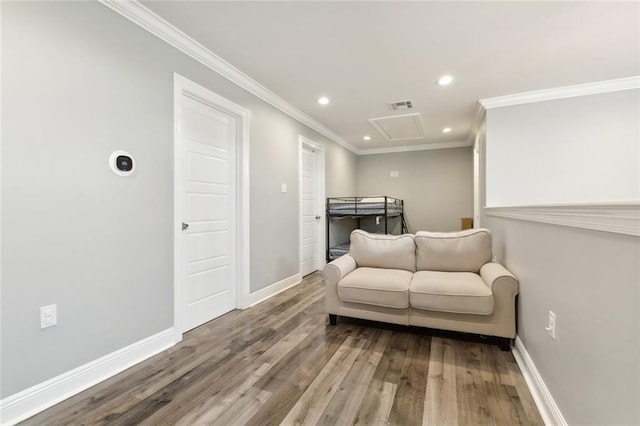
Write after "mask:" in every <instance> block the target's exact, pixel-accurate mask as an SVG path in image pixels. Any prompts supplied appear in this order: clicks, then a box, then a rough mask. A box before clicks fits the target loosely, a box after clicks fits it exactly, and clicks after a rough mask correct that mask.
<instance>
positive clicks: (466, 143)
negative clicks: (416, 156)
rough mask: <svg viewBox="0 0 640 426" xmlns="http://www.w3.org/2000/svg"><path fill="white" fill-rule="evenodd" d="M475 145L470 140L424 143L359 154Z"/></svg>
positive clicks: (360, 153)
mask: <svg viewBox="0 0 640 426" xmlns="http://www.w3.org/2000/svg"><path fill="white" fill-rule="evenodd" d="M471 145H473V143H472V142H470V141H458V142H439V143H425V144H422V145H408V146H398V147H393V148H370V149H361V150H360V151H359V152H358V155H372V154H391V153H394V152H410V151H427V150H430V149H447V148H463V147H466V146H471Z"/></svg>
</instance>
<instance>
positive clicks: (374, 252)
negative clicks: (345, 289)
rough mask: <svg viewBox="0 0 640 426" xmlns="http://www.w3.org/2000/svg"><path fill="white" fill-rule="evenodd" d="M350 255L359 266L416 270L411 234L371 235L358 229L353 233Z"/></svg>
mask: <svg viewBox="0 0 640 426" xmlns="http://www.w3.org/2000/svg"><path fill="white" fill-rule="evenodd" d="M349 253H350V254H351V257H353V259H354V260H355V261H356V264H357V265H358V266H365V267H369V268H386V269H404V270H405V271H410V272H415V270H416V246H415V243H414V242H413V235H410V234H404V235H384V234H370V233H368V232H365V231H362V230H360V229H356V230H355V231H353V232H352V233H351V248H350V249H349Z"/></svg>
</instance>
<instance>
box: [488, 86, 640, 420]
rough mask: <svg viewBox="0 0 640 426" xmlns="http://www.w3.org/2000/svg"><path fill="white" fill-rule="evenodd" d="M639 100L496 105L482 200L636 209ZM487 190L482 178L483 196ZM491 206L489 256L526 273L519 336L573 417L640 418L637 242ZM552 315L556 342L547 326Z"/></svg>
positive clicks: (630, 95) (612, 97)
mask: <svg viewBox="0 0 640 426" xmlns="http://www.w3.org/2000/svg"><path fill="white" fill-rule="evenodd" d="M637 96H638V91H637V90H629V91H625V92H619V93H609V94H603V95H592V96H581V97H576V98H572V99H564V100H556V101H547V102H540V103H537V104H528V105H521V106H514V107H504V108H500V109H496V110H489V111H488V112H487V121H486V141H485V142H486V143H485V145H486V155H487V161H486V164H485V163H484V152H483V153H482V155H481V173H480V176H481V179H482V177H483V176H484V167H485V166H486V176H487V181H486V198H487V200H488V201H487V204H490V203H491V202H492V203H493V205H512V204H521V205H535V204H539V203H557V202H576V203H580V202H593V203H607V202H611V201H614V202H615V201H621V200H627V201H634V202H635V203H638V204H640V197H639V196H638V194H637V192H635V191H637V188H638V186H637V184H638V170H639V165H640V162H639V161H638V160H639V159H638V130H637V129H638V127H639V125H640V114H639V108H638V101H637V99H638V98H637ZM533 127H535V129H533ZM607 128H608V129H609V133H608V134H605V133H606V132H605V130H604V129H607ZM527 131H532V132H533V133H535V137H534V138H532V137H530V136H528V135H527V136H523V133H527ZM592 135H599V136H598V137H592ZM480 136H481V138H482V135H480ZM516 148H518V149H516ZM499 160H500V161H499ZM504 162H509V163H510V164H509V166H508V167H503V164H500V163H504ZM587 166H589V167H590V168H589V169H587V168H586V167H587ZM494 168H497V171H496V170H495V169H494ZM519 170H522V172H521V173H520V172H518V171H519ZM524 176H529V178H530V179H533V180H534V181H533V182H527V181H525V182H523V181H522V178H523V177H524ZM490 177H492V178H493V181H491V180H490ZM552 178H553V179H552ZM603 182H604V183H605V184H603ZM484 187H485V182H484V181H482V180H481V199H482V198H483V196H484V189H485V188H484ZM489 200H491V201H489ZM613 207H614V208H615V203H614V204H613ZM582 208H583V209H584V208H585V207H582ZM498 210H499V209H498ZM491 211H492V210H491V209H489V210H485V211H484V215H483V218H482V225H483V226H486V227H488V228H490V229H491V230H492V231H493V235H494V254H495V255H496V256H497V257H498V259H499V260H500V261H501V262H503V263H504V264H505V265H506V266H507V268H509V269H510V270H511V271H512V272H513V273H514V274H515V275H516V276H517V277H518V278H519V280H520V295H519V299H518V300H519V304H518V330H517V332H518V335H519V336H520V338H521V339H522V341H523V343H524V346H525V347H526V350H527V352H528V353H529V355H530V356H531V358H532V360H533V362H534V364H535V366H536V368H537V369H538V371H539V372H540V374H541V376H542V378H543V380H544V382H545V384H546V386H547V387H548V389H549V391H550V392H551V395H552V397H553V398H554V400H555V402H556V403H557V405H558V406H559V408H560V411H561V412H562V415H563V416H564V418H565V419H566V421H567V422H568V423H569V424H640V404H639V403H640V362H639V360H640V238H638V237H636V236H631V235H621V234H617V233H611V232H602V231H594V230H589V229H581V228H573V227H566V226H557V225H551V224H545V223H537V222H533V221H529V220H515V219H510V218H503V217H497V216H495V215H493V213H492V212H491ZM580 212H581V207H580V206H574V208H573V213H572V214H580ZM494 213H495V210H494ZM569 217H570V216H569ZM587 222H588V221H587ZM549 310H552V311H554V313H555V314H556V319H557V321H556V334H557V337H556V339H555V340H554V339H552V338H551V337H550V336H549V334H548V333H547V331H546V330H545V327H546V325H547V318H548V312H549Z"/></svg>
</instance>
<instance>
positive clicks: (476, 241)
mask: <svg viewBox="0 0 640 426" xmlns="http://www.w3.org/2000/svg"><path fill="white" fill-rule="evenodd" d="M415 243H416V267H417V269H418V271H445V272H475V273H478V272H480V267H481V266H482V265H484V264H485V263H487V262H489V261H491V257H492V254H491V231H489V230H488V229H484V228H479V229H469V230H466V231H460V232H426V231H419V232H418V233H416V236H415Z"/></svg>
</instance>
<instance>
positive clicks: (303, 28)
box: [143, 1, 640, 152]
mask: <svg viewBox="0 0 640 426" xmlns="http://www.w3.org/2000/svg"><path fill="white" fill-rule="evenodd" d="M143 4H144V5H145V6H146V7H147V8H149V9H150V10H151V11H153V12H155V13H156V14H157V15H159V16H160V17H162V18H164V19H165V20H166V21H168V22H169V23H171V24H172V25H174V26H175V27H177V28H179V29H180V30H182V31H183V32H185V33H186V34H188V35H189V36H191V37H192V38H193V39H195V40H196V41H198V42H199V43H201V44H202V45H204V46H205V47H207V48H208V49H210V50H211V51H212V52H214V53H215V54H217V55H218V56H220V57H222V58H223V59H224V60H226V61H228V62H229V63H231V64H232V65H233V66H235V67H236V68H238V69H239V70H241V71H242V72H244V73H245V74H247V75H249V76H250V77H251V78H252V79H254V80H256V81H257V82H258V83H260V84H262V85H263V86H265V87H266V88H268V89H269V90H271V91H273V92H275V93H276V94H277V95H278V96H280V97H281V98H283V99H284V100H286V101H287V102H289V103H290V104H292V105H293V106H295V107H296V108H298V109H299V110H301V111H302V112H304V113H306V114H308V115H309V116H311V117H312V118H313V119H315V120H316V121H318V122H320V123H321V124H323V125H324V126H326V127H327V128H329V129H331V130H332V131H333V132H334V133H336V134H337V135H339V136H340V137H341V138H342V139H344V140H346V141H347V142H349V143H350V144H351V145H353V146H355V147H356V148H357V150H359V151H361V152H366V151H367V150H369V151H372V152H374V151H377V150H380V149H381V148H386V149H389V148H394V149H398V150H402V149H407V147H409V149H411V147H413V148H418V147H429V146H434V147H435V146H443V144H445V145H444V146H446V144H452V145H455V144H456V143H460V142H467V141H469V139H470V134H471V131H472V128H473V126H474V123H475V120H476V116H477V110H478V102H477V101H478V100H479V99H484V98H492V97H496V96H504V95H509V94H515V93H521V92H526V91H532V90H541V89H549V88H554V87H560V86H567V85H574V84H582V83H589V82H596V81H602V80H610V79H617V78H623V77H630V76H637V75H640V3H638V2H625V3H615V2H482V1H473V2H444V1H440V2H416V1H412V2H400V1H392V2H381V1H373V2H367V1H355V2H341V1H324V2H314V1H289V2H270V1H259V2H246V1H208V2H207V1H198V2H187V1H162V2H159V1H144V2H143ZM444 74H450V75H452V76H453V77H454V81H453V83H452V84H450V85H449V86H446V87H442V86H439V85H438V84H437V80H438V78H439V77H440V76H442V75H444ZM320 96H327V97H328V98H329V99H330V101H331V102H330V103H329V104H328V105H324V106H323V105H320V104H319V103H318V102H317V100H318V98H319V97H320ZM400 100H410V101H411V102H412V105H413V108H412V109H411V110H408V111H392V110H391V109H390V108H389V106H388V105H387V103H388V102H392V101H400ZM409 113H411V114H415V113H419V114H420V117H421V120H422V125H423V128H424V136H423V137H420V138H417V139H402V140H397V141H388V140H387V139H386V138H384V137H383V136H382V135H381V134H380V133H379V132H378V131H377V130H376V128H375V127H374V126H373V125H372V124H371V123H370V122H369V120H370V119H372V118H379V117H387V116H392V115H402V114H409ZM445 127H450V128H451V129H452V130H451V132H449V133H446V134H445V133H443V132H442V129H443V128H445ZM364 135H370V136H371V138H372V139H371V141H364V140H363V136H364Z"/></svg>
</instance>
